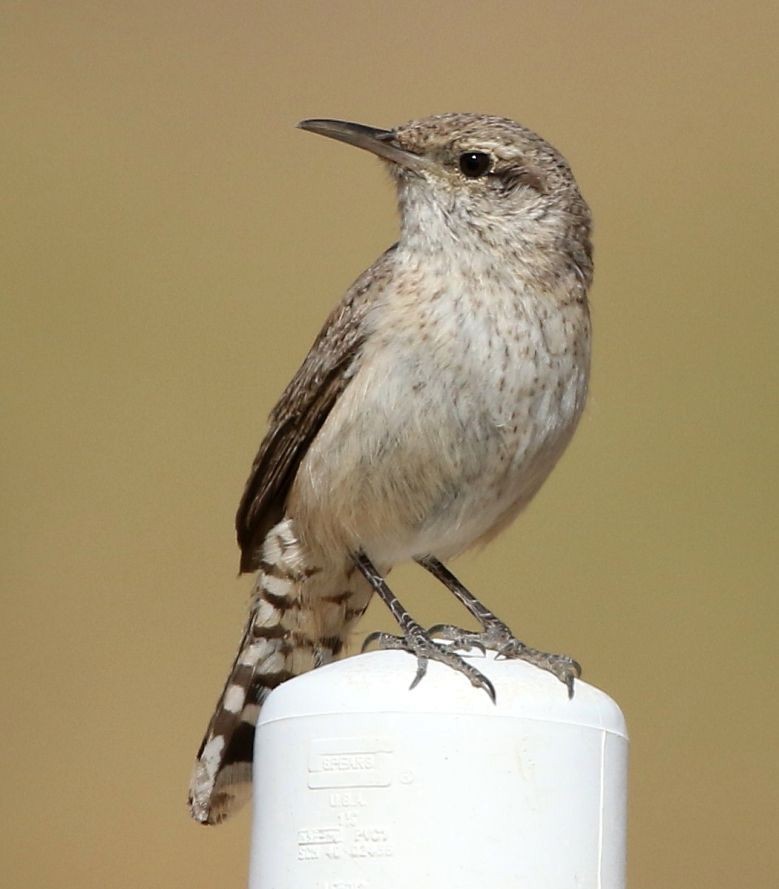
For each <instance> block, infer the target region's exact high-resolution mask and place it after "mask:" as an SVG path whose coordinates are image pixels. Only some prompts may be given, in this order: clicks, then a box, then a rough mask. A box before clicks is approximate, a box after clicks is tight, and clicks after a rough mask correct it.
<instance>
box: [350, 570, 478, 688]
mask: <svg viewBox="0 0 779 889" xmlns="http://www.w3.org/2000/svg"><path fill="white" fill-rule="evenodd" d="M353 558H354V563H355V565H356V566H357V568H358V569H359V571H360V573H361V574H362V575H363V576H364V577H365V579H366V580H367V581H368V583H369V584H370V585H371V586H372V587H373V589H374V590H375V591H376V592H377V593H378V594H379V596H380V597H381V599H382V601H383V602H384V603H385V605H386V606H387V607H388V608H389V610H390V611H391V612H392V616H393V617H394V618H395V620H396V621H397V622H398V626H399V627H400V629H401V631H402V634H403V635H401V636H393V635H392V634H391V633H371V634H370V635H369V636H367V637H366V639H365V642H364V643H363V647H362V650H363V651H365V649H366V648H368V646H370V645H372V644H374V643H375V644H376V645H378V647H379V648H387V649H401V650H402V651H408V652H410V653H411V654H413V655H416V659H417V675H416V677H415V678H414V681H413V682H412V683H411V686H410V687H411V688H414V686H415V685H417V683H418V682H419V681H420V680H421V679H422V677H423V676H424V675H425V673H426V672H427V664H428V661H440V662H441V663H443V664H446V665H447V666H449V667H451V668H452V669H453V670H457V672H458V673H463V674H464V675H465V676H466V677H467V678H468V679H469V680H470V682H471V685H474V686H476V688H483V689H484V691H486V692H487V694H488V695H489V696H490V698H492V701H493V702H494V701H495V688H494V687H493V685H492V683H491V682H490V680H489V679H487V677H486V676H483V675H482V674H481V673H480V672H479V671H478V670H477V669H475V667H472V666H471V665H470V664H469V663H467V662H466V661H464V660H463V659H462V658H461V657H460V656H459V655H458V654H456V653H455V652H454V650H453V649H452V647H451V646H448V645H439V644H437V643H436V642H434V641H433V640H432V639H431V638H430V635H429V634H428V633H427V632H425V630H424V629H423V628H422V627H421V626H420V625H419V624H418V623H417V622H416V621H415V620H414V619H413V618H412V617H411V615H410V614H409V613H408V611H406V609H405V608H404V607H403V605H402V604H401V602H400V600H399V599H398V597H397V596H396V595H395V594H394V593H393V592H392V590H391V589H390V588H389V586H387V581H386V580H384V578H383V577H382V576H381V574H379V572H378V571H377V570H376V568H375V567H374V565H373V563H372V562H371V561H370V559H368V557H367V556H366V555H365V554H364V553H358V554H357V555H355V556H354V557H353Z"/></svg>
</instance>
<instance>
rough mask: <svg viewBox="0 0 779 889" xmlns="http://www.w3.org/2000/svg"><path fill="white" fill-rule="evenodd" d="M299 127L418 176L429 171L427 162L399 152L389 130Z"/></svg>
mask: <svg viewBox="0 0 779 889" xmlns="http://www.w3.org/2000/svg"><path fill="white" fill-rule="evenodd" d="M298 127H300V129H301V130H308V131H309V132H311V133H319V135H320V136H329V137H330V138H331V139H338V141H339V142H346V143H347V144H349V145H356V146H357V147H358V148H364V149H365V150H366V151H370V152H371V153H372V154H375V155H378V156H379V157H380V158H383V159H384V160H387V161H390V162H391V163H393V164H398V166H400V167H405V168H406V169H407V170H414V171H415V172H417V173H421V172H422V171H423V170H426V169H428V167H429V162H428V160H427V158H425V157H423V156H422V155H419V154H412V153H411V152H410V151H406V150H405V149H403V148H401V147H400V146H399V145H398V144H397V142H396V141H395V133H394V132H393V131H392V130H377V129H376V128H375V127H366V126H363V125H362V124H361V123H349V122H348V121H345V120H301V121H300V123H299V124H298Z"/></svg>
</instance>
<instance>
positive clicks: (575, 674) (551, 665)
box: [416, 556, 582, 697]
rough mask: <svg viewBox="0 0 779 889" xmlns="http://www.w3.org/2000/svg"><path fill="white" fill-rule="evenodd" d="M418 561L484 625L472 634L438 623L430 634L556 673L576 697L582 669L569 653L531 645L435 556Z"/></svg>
mask: <svg viewBox="0 0 779 889" xmlns="http://www.w3.org/2000/svg"><path fill="white" fill-rule="evenodd" d="M416 561H417V563H418V564H419V565H421V566H422V567H423V568H425V569H426V570H427V571H429V572H430V573H431V574H432V575H433V577H435V578H437V579H438V580H440V581H441V583H443V584H444V585H445V586H446V587H447V589H449V590H450V591H451V592H452V593H454V595H455V596H456V598H457V600H458V601H459V602H461V603H462V604H463V605H464V606H465V607H466V608H467V609H468V611H469V612H470V613H471V614H472V615H473V616H474V617H475V618H476V620H478V621H479V623H480V624H481V625H482V628H483V631H482V632H481V633H472V632H469V631H468V630H463V629H460V627H453V626H451V625H449V624H439V625H438V626H435V627H431V629H430V630H429V635H430V636H431V637H432V636H437V637H438V638H439V639H445V640H447V641H449V642H452V643H454V644H455V645H456V646H457V647H461V648H465V649H466V650H467V649H468V648H472V647H474V646H479V645H482V646H484V647H485V648H489V649H490V650H491V651H495V652H497V653H498V654H499V655H500V656H501V657H505V658H519V659H520V660H523V661H527V662H528V663H530V664H534V665H535V666H536V667H540V668H541V669H542V670H547V671H548V672H550V673H552V674H553V675H554V676H556V677H557V678H558V679H559V680H560V681H561V682H562V683H564V684H565V686H566V687H567V688H568V697H573V681H574V679H578V678H579V677H580V676H581V674H582V668H581V667H580V666H579V664H578V663H577V662H576V661H575V660H574V659H573V658H571V657H568V655H566V654H549V653H547V652H545V651H538V650H537V649H535V648H530V647H528V646H527V645H525V644H524V642H520V641H519V639H517V638H516V636H515V635H514V634H513V633H512V632H511V630H510V629H509V628H508V627H507V626H506V624H504V623H503V621H502V620H500V619H499V618H497V617H496V616H495V615H494V614H493V613H492V612H491V611H490V610H489V609H488V608H485V606H484V605H482V604H481V602H480V601H479V600H478V599H477V598H476V596H474V595H473V593H471V592H470V591H469V590H467V589H466V588H465V587H464V586H463V585H462V584H461V583H460V581H459V580H458V579H457V578H456V577H455V576H454V574H452V572H451V571H449V569H448V568H446V567H445V566H444V565H442V564H441V562H439V561H438V559H436V558H434V557H433V556H421V557H420V558H418V559H417V560H416Z"/></svg>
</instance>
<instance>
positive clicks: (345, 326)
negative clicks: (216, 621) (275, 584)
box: [235, 246, 395, 572]
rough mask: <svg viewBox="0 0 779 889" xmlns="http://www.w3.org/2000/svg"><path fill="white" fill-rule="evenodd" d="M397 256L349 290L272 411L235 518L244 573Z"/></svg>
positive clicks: (344, 377) (386, 257) (277, 513)
mask: <svg viewBox="0 0 779 889" xmlns="http://www.w3.org/2000/svg"><path fill="white" fill-rule="evenodd" d="M394 252H395V247H394V246H393V247H390V249H389V250H387V251H386V252H385V253H384V254H383V255H382V256H380V257H379V259H378V260H377V261H376V262H375V263H374V264H373V265H372V266H371V267H370V268H369V269H368V270H367V271H365V272H363V274H362V275H360V277H359V278H358V279H357V280H356V281H355V282H354V284H353V285H352V286H351V287H350V288H349V290H348V291H347V293H346V296H345V297H344V298H343V300H342V301H341V302H340V303H339V305H338V306H336V308H335V309H334V310H333V312H332V313H331V314H330V317H329V318H328V319H327V321H326V322H325V324H324V327H323V328H322V330H321V331H320V333H319V336H318V337H317V338H316V340H315V341H314V344H313V346H312V347H311V350H310V351H309V353H308V355H307V356H306V358H305V360H304V361H303V364H302V365H301V366H300V369H299V370H298V372H297V373H296V374H295V376H294V377H293V378H292V381H291V382H290V384H289V385H288V386H287V388H286V389H285V390H284V392H283V394H282V396H281V398H280V399H279V401H278V403H277V405H276V407H275V408H274V409H273V410H272V411H271V415H270V420H269V428H268V432H267V434H266V435H265V438H264V439H263V441H262V444H261V445H260V449H259V451H258V452H257V456H256V457H255V458H254V463H253V464H252V469H251V473H250V475H249V478H248V480H247V482H246V487H245V488H244V492H243V496H242V497H241V502H240V504H239V506H238V512H237V514H236V517H235V528H236V532H237V536H238V545H239V546H240V548H241V569H240V570H241V572H244V571H254V570H256V569H257V568H258V567H259V550H260V546H261V545H262V541H263V539H264V537H265V535H266V534H267V532H268V531H269V530H270V528H272V527H273V525H274V524H276V522H278V521H280V520H281V518H282V517H283V513H284V506H285V503H286V500H287V495H288V494H289V490H290V487H291V486H292V482H293V481H294V478H295V474H296V472H297V469H298V466H299V465H300V461H301V460H302V459H303V457H304V456H305V454H306V451H307V450H308V447H309V445H310V444H311V442H312V441H313V440H314V438H315V437H316V434H317V432H319V430H320V429H321V428H322V424H323V423H324V422H325V420H326V419H327V416H328V414H329V413H330V411H331V409H332V407H333V405H334V404H335V403H336V401H337V400H338V396H339V395H340V394H341V393H342V392H343V390H344V389H345V388H346V386H347V384H348V382H349V380H350V379H351V378H352V376H353V375H354V372H355V370H356V364H357V358H358V356H359V353H360V349H361V347H362V343H363V340H364V337H365V324H364V323H363V321H364V318H365V315H366V313H367V310H368V308H369V307H370V305H371V304H372V303H374V302H375V301H376V299H377V297H378V296H379V295H380V294H381V292H382V291H383V290H384V289H385V287H386V286H387V283H388V281H389V279H390V273H391V265H392V259H393V254H394Z"/></svg>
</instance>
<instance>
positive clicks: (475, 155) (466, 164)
mask: <svg viewBox="0 0 779 889" xmlns="http://www.w3.org/2000/svg"><path fill="white" fill-rule="evenodd" d="M459 164H460V171H461V172H462V174H463V176H467V177H468V178H469V179H478V178H479V176H484V175H485V174H486V173H489V171H490V165H491V164H492V158H491V157H490V156H489V155H488V154H486V153H485V152H484V151H466V152H464V153H463V154H461V155H460V158H459Z"/></svg>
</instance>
